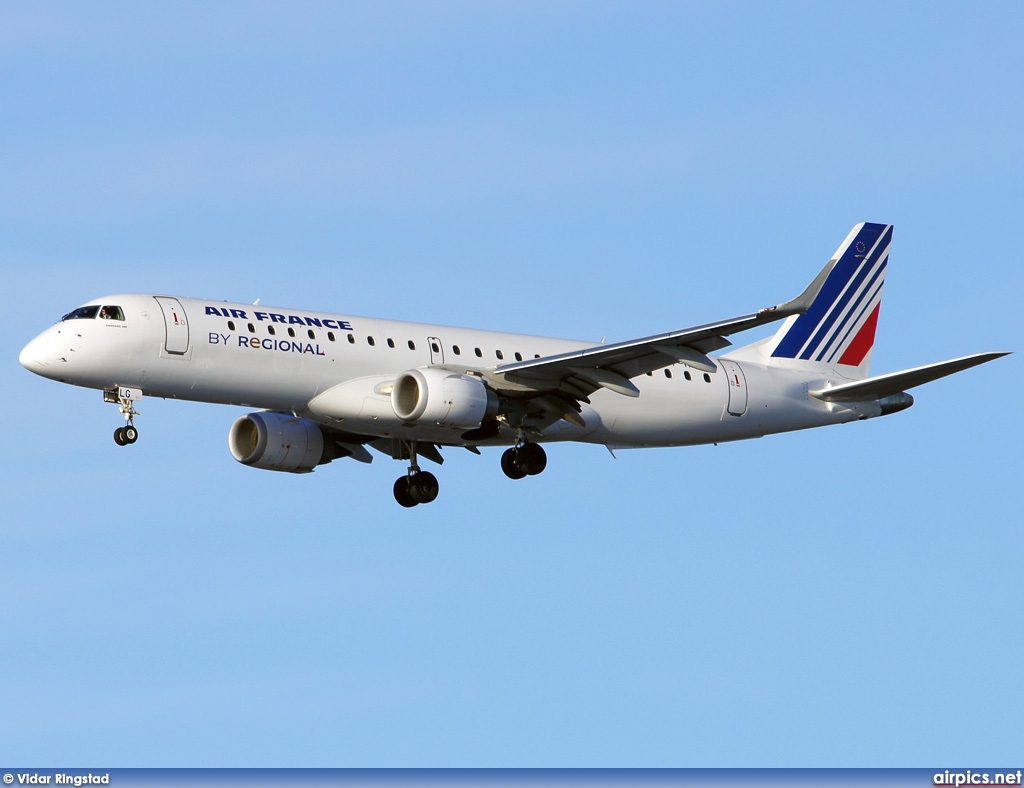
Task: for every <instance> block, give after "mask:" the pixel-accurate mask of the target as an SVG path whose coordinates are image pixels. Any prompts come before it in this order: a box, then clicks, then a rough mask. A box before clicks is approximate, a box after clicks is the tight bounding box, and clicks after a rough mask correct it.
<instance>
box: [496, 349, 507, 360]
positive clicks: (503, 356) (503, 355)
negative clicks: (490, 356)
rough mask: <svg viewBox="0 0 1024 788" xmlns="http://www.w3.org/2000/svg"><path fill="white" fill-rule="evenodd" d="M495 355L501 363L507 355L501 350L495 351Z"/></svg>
mask: <svg viewBox="0 0 1024 788" xmlns="http://www.w3.org/2000/svg"><path fill="white" fill-rule="evenodd" d="M494 355H496V356H497V357H498V360H499V361H501V360H502V359H504V358H505V354H504V353H502V352H501V351H500V350H495V351H494Z"/></svg>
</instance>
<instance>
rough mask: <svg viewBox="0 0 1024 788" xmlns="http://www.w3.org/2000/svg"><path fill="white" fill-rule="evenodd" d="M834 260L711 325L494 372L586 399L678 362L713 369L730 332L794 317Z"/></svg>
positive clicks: (627, 389) (630, 392) (629, 388)
mask: <svg viewBox="0 0 1024 788" xmlns="http://www.w3.org/2000/svg"><path fill="white" fill-rule="evenodd" d="M835 263H836V261H835V260H830V261H829V262H828V264H827V265H826V266H825V267H824V268H823V269H822V270H821V272H820V273H819V274H818V275H817V276H816V277H815V278H814V281H813V282H811V284H810V285H808V287H807V289H806V290H804V292H803V293H801V294H800V295H799V296H798V297H796V298H794V299H792V300H791V301H786V302H785V303H783V304H779V305H777V306H772V307H768V308H766V309H762V310H760V311H758V312H754V313H752V314H749V315H741V316H739V317H733V318H730V319H728V320H720V321H718V322H715V323H705V324H704V325H699V326H693V327H692V328H683V329H679V330H678V331H669V332H667V333H664V334H655V335H653V336H649V337H642V338H640V339H631V340H627V341H625V342H616V343H615V344H612V345H597V346H594V347H589V348H585V349H582V350H576V351H571V352H569V353H560V354H558V355H554V356H545V357H543V358H537V359H530V360H527V361H517V362H515V363H511V364H502V365H500V366H498V367H496V368H495V369H494V371H493V373H492V374H493V376H494V377H495V378H496V379H497V380H498V381H501V380H506V381H508V382H510V383H513V384H516V385H518V386H520V387H524V388H527V389H533V390H537V391H550V390H555V389H560V390H562V391H563V392H565V393H568V394H570V395H571V396H577V397H579V398H582V399H584V400H586V396H587V395H588V394H590V393H592V392H594V391H595V390H597V389H598V388H607V389H609V390H611V391H615V392H617V393H619V394H624V395H626V396H631V397H635V396H638V395H639V393H640V392H639V390H638V389H637V388H636V386H635V385H633V383H631V382H630V378H634V377H636V376H637V375H643V374H646V373H647V372H653V371H654V370H656V369H661V368H662V367H667V366H669V365H670V364H675V363H676V362H678V361H683V362H685V363H686V364H688V365H690V366H691V367H693V368H695V369H699V370H703V371H705V372H714V371H715V369H716V368H717V367H716V365H715V363H714V362H713V361H711V359H709V358H708V357H707V354H708V353H710V352H711V351H713V350H719V349H721V348H724V347H728V346H729V345H730V344H732V343H731V342H729V340H728V339H726V337H727V336H729V335H731V334H735V333H738V332H740V331H746V330H748V329H751V328H756V327H757V326H762V325H765V324H767V323H773V322H775V321H777V320H782V319H783V318H786V317H789V316H790V315H799V314H803V313H804V312H806V311H807V309H808V308H809V307H810V305H811V304H812V303H813V302H814V299H815V297H816V296H817V295H818V291H819V290H821V287H822V285H823V284H824V283H825V280H826V279H827V278H828V275H829V273H830V272H831V270H832V268H833V267H834V266H835Z"/></svg>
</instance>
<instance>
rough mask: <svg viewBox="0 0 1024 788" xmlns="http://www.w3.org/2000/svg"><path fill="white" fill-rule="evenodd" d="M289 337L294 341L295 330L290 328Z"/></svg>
mask: <svg viewBox="0 0 1024 788" xmlns="http://www.w3.org/2000/svg"><path fill="white" fill-rule="evenodd" d="M288 336H290V337H292V338H293V339H294V338H295V329H294V328H289V329H288Z"/></svg>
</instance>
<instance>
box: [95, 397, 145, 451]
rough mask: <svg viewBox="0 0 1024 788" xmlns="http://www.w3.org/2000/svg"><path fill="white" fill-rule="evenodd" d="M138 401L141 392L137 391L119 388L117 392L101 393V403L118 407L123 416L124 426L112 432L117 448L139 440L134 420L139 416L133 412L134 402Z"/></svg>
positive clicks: (136, 412)
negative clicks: (110, 403) (109, 403)
mask: <svg viewBox="0 0 1024 788" xmlns="http://www.w3.org/2000/svg"><path fill="white" fill-rule="evenodd" d="M140 399H142V391H141V390H139V389H128V388H124V387H121V388H118V389H117V391H104V392H103V401H104V402H113V403H114V404H116V405H118V406H119V408H118V410H119V411H120V412H121V415H122V416H124V421H125V424H124V426H123V427H118V428H117V429H116V430H114V443H116V444H117V445H118V446H128V445H130V444H132V443H135V441H137V440H138V439H139V431H138V430H137V429H136V428H135V424H134V420H135V417H136V416H138V415H139V412H138V411H137V410H135V402H136V401H138V400H140Z"/></svg>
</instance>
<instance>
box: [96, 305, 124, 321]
mask: <svg viewBox="0 0 1024 788" xmlns="http://www.w3.org/2000/svg"><path fill="white" fill-rule="evenodd" d="M100 318H101V319H103V320H124V312H122V311H121V307H119V306H104V307H102V308H101V309H100Z"/></svg>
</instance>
